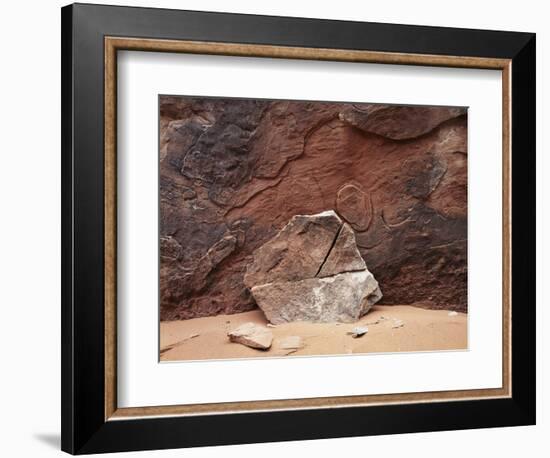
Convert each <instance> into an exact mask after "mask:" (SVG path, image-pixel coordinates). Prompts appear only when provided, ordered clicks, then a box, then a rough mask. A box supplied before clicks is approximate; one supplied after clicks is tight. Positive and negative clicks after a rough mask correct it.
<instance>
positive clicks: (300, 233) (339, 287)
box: [244, 210, 382, 324]
mask: <svg viewBox="0 0 550 458" xmlns="http://www.w3.org/2000/svg"><path fill="white" fill-rule="evenodd" d="M244 280H245V284H246V285H247V286H248V287H249V288H250V291H251V293H252V295H253V297H254V299H255V300H256V303H257V304H258V306H259V307H260V308H261V309H262V310H263V312H264V313H265V315H266V317H267V319H268V320H269V321H270V322H271V323H273V324H281V323H286V322H292V321H310V322H317V323H327V322H353V321H356V320H357V319H359V318H360V317H361V316H363V315H365V314H366V313H367V312H368V311H369V309H370V308H371V307H372V305H373V304H375V303H376V302H377V301H378V300H380V299H381V297H382V293H381V291H380V288H379V286H378V282H377V281H376V279H375V278H374V276H373V275H372V273H370V272H369V271H368V269H367V266H366V265H365V262H364V261H363V258H362V257H361V255H360V253H359V251H358V249H357V246H356V243H355V235H354V233H353V230H352V229H351V228H350V226H349V225H348V224H347V223H344V222H343V221H342V220H341V219H340V218H339V217H338V215H337V214H336V213H335V212H334V211H332V210H330V211H325V212H322V213H319V214H316V215H297V216H294V217H293V218H292V219H291V220H290V222H289V223H288V224H287V225H286V226H285V227H284V228H283V229H282V230H281V231H280V232H279V233H278V234H277V235H276V236H275V237H274V238H273V239H271V240H270V241H268V242H267V243H266V244H265V245H263V246H261V247H260V248H259V249H258V250H256V252H254V259H253V262H252V263H251V264H250V265H249V266H248V269H247V272H246V274H245V277H244Z"/></svg>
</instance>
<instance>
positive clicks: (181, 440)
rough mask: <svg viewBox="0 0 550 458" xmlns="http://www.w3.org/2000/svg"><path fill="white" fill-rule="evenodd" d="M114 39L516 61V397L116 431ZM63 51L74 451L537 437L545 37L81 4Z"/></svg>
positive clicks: (68, 389) (65, 360) (65, 436)
mask: <svg viewBox="0 0 550 458" xmlns="http://www.w3.org/2000/svg"><path fill="white" fill-rule="evenodd" d="M107 35H108V36H122V37H140V38H164V39H179V40H194V41H214V42H233V43H248V44H262V45H281V46H297V47H313V48H340V49H358V50H369V51H384V52H400V53H417V54H437V55H452V56H469V57H487V58H505V59H512V129H511V138H512V228H513V230H512V256H511V259H512V313H511V315H512V335H513V346H512V352H511V356H512V365H511V367H512V397H511V398H507V399H492V400H490V399H487V400H475V401H474V400H472V401H454V402H433V403H417V404H400V405H379V406H370V407H368V406H367V407H343V408H335V409H334V408H333V409H328V408H327V409H311V410H296V411H273V412H261V413H238V414H223V415H220V414H218V415H202V416H188V417H164V418H145V419H139V420H138V419H136V420H115V421H105V418H104V393H105V389H104V375H105V368H104V348H105V347H104V330H105V327H104V255H103V253H104V239H103V237H104V213H103V212H104V200H103V198H104V192H103V185H104V176H103V173H104V159H103V154H104V117H103V113H104V102H103V101H104V97H103V95H104V92H103V89H104V88H103V82H104V41H103V40H104V37H105V36H107ZM61 38H62V39H61V49H62V64H61V70H62V71H61V73H62V100H61V105H62V165H61V168H62V201H61V204H62V317H61V320H62V336H61V338H62V377H61V378H62V385H61V397H62V406H61V414H62V415H61V423H62V424H61V426H62V432H61V447H62V449H63V450H64V451H66V452H69V453H73V454H82V453H99V452H115V451H129V450H144V449H163V448H177V447H191V446H204V445H222V444H239V443H255V442H272V441H287V440H306V439H317V438H329V437H349V436H359V435H377V434H392V433H406V432H425V431H440V430H451V429H470V428H482V427H498V426H517V425H531V424H535V419H536V415H535V413H536V411H535V389H536V386H535V376H536V368H535V358H536V346H535V341H536V339H535V235H536V233H535V198H536V197H535V106H536V102H535V35H534V34H531V33H519V32H497V31H487V30H470V29H451V28H442V27H425V26H409V25H393V24H379V23H361V22H348V21H328V20H318V19H303V18H287V17H269V16H252V15H241V14H226V13H205V12H195V11H178V10H166V9H149V8H131V7H113V6H103V5H89V4H74V5H70V6H66V7H64V8H62V34H61ZM295 425H299V427H297V426H295ZM212 431H214V432H215V434H212Z"/></svg>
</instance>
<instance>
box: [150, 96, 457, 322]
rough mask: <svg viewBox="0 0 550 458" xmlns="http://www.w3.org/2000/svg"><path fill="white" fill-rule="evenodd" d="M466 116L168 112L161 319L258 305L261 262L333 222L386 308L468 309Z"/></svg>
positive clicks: (163, 150) (325, 107)
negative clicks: (291, 237) (289, 236)
mask: <svg viewBox="0 0 550 458" xmlns="http://www.w3.org/2000/svg"><path fill="white" fill-rule="evenodd" d="M466 127H467V117H466V110H465V109H462V108H445V107H405V106H384V105H369V104H349V103H325V102H296V101H269V100H244V99H214V98H211V99H209V98H194V97H173V96H163V97H161V100H160V161H161V164H160V254H161V264H160V288H161V319H163V320H167V319H185V318H192V317H197V316H208V315H216V314H219V313H236V312H241V311H246V310H250V309H252V308H255V307H256V304H255V301H254V299H253V297H252V295H251V294H250V291H249V290H248V288H247V287H246V286H245V284H244V281H243V279H244V275H245V272H246V269H247V266H248V265H249V264H250V263H251V262H252V253H253V252H254V251H255V250H256V249H258V248H259V247H260V246H262V245H263V244H265V243H266V242H267V241H268V240H270V239H271V238H273V237H274V236H275V235H276V234H277V233H278V232H279V231H280V230H281V229H282V228H283V227H284V226H285V225H286V224H287V223H288V221H289V220H290V219H291V218H292V217H293V216H294V215H300V214H301V215H307V214H316V213H321V212H323V211H326V210H335V211H336V212H337V213H338V215H339V216H340V217H341V218H342V220H344V221H345V222H347V223H348V224H349V226H351V228H352V229H353V231H354V233H355V238H356V242H357V246H358V247H359V250H360V253H361V256H362V257H363V258H364V260H365V262H366V264H367V265H368V268H369V270H370V271H371V272H373V273H374V275H375V276H376V279H377V280H378V283H379V284H380V286H381V288H382V290H383V292H384V297H383V299H382V300H381V303H384V304H410V303H422V304H423V305H424V306H427V307H432V308H449V309H455V310H459V311H465V310H466V304H467V297H466V281H467V258H466V256H467V244H466V236H467V219H466V209H467V135H466Z"/></svg>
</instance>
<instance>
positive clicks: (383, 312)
mask: <svg viewBox="0 0 550 458" xmlns="http://www.w3.org/2000/svg"><path fill="white" fill-rule="evenodd" d="M246 322H253V323H257V324H261V325H264V326H267V325H268V321H267V320H266V318H265V316H264V314H263V313H262V311H261V310H253V311H251V312H245V313H238V314H234V315H218V316H213V317H206V318H194V319H190V320H182V321H165V322H161V324H160V351H161V355H160V359H161V361H181V360H205V359H228V358H267V357H291V356H307V355H310V356H311V355H339V354H361V353H380V352H407V351H409V352H411V351H437V350H464V349H466V348H467V346H468V341H467V315H466V314H464V313H458V314H451V315H449V311H448V310H426V309H423V308H419V307H413V306H408V305H407V306H405V305H393V306H375V307H373V308H372V310H371V311H370V312H369V313H368V314H367V315H366V316H364V317H363V318H361V319H360V320H359V321H357V322H355V323H327V324H325V323H322V324H318V323H306V322H294V323H286V324H282V325H278V326H275V327H271V326H270V330H271V331H272V332H273V344H272V346H271V348H270V349H269V350H256V349H253V348H249V347H246V346H244V345H241V344H238V343H232V342H230V341H229V339H228V337H227V333H228V332H229V331H230V330H232V329H234V328H236V327H237V326H238V325H240V324H242V323H246ZM357 326H366V327H368V333H367V334H365V335H363V336H362V337H359V338H353V337H352V336H351V335H349V334H347V333H348V332H350V331H351V330H352V329H353V328H355V327H357ZM290 336H300V337H301V338H302V342H303V344H304V346H303V348H300V349H298V350H292V349H285V348H282V347H283V346H284V345H282V340H283V339H284V338H287V337H290Z"/></svg>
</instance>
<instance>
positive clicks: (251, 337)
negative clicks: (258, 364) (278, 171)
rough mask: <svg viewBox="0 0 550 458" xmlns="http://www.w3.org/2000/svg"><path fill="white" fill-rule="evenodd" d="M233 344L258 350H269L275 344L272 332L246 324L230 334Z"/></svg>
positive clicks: (252, 324) (255, 325)
mask: <svg viewBox="0 0 550 458" xmlns="http://www.w3.org/2000/svg"><path fill="white" fill-rule="evenodd" d="M227 335H228V336H229V340H230V341H231V342H236V343H240V344H242V345H246V346H247V347H251V348H257V349H258V350H268V349H269V348H270V347H271V343H272V342H273V334H272V332H271V331H270V330H269V329H267V328H264V327H262V326H258V325H257V324H254V323H244V324H241V325H240V326H239V327H238V328H236V329H234V330H232V331H230V332H229V333H228V334H227Z"/></svg>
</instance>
